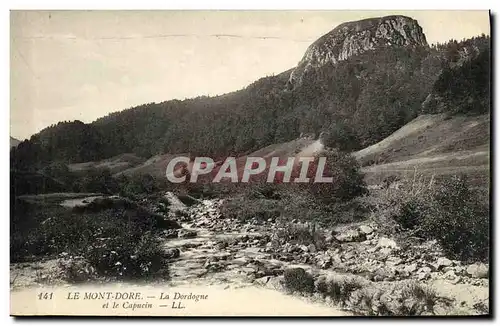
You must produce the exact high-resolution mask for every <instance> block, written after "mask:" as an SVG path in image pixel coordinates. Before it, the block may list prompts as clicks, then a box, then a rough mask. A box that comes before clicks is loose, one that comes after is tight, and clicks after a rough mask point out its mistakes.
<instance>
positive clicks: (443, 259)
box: [436, 257, 453, 270]
mask: <svg viewBox="0 0 500 326" xmlns="http://www.w3.org/2000/svg"><path fill="white" fill-rule="evenodd" d="M452 264H453V263H452V262H451V260H449V259H448V258H446V257H440V258H438V260H437V262H436V265H437V270H439V269H441V268H443V267H449V266H451V265H452Z"/></svg>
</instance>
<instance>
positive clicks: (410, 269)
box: [404, 263, 417, 273]
mask: <svg viewBox="0 0 500 326" xmlns="http://www.w3.org/2000/svg"><path fill="white" fill-rule="evenodd" d="M416 270H417V264H415V263H413V264H410V265H406V266H405V268H404V271H405V272H408V273H413V272H415V271H416Z"/></svg>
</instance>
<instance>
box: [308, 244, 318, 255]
mask: <svg viewBox="0 0 500 326" xmlns="http://www.w3.org/2000/svg"><path fill="white" fill-rule="evenodd" d="M307 248H308V249H309V252H313V253H314V252H316V246H315V245H314V244H313V243H311V244H310V245H309V246H307Z"/></svg>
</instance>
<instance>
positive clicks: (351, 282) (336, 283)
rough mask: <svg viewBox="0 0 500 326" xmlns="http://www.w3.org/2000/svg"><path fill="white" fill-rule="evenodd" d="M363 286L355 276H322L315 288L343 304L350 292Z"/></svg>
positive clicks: (335, 301)
mask: <svg viewBox="0 0 500 326" xmlns="http://www.w3.org/2000/svg"><path fill="white" fill-rule="evenodd" d="M361 288H363V285H362V284H361V283H360V282H359V281H358V280H357V279H356V278H347V277H336V278H326V277H322V278H320V279H318V281H317V282H316V290H317V291H318V292H319V293H321V294H323V296H325V297H330V299H331V300H332V301H333V302H334V303H337V304H345V303H346V302H347V301H348V300H349V298H350V296H351V294H352V293H354V292H355V291H357V290H359V289H361Z"/></svg>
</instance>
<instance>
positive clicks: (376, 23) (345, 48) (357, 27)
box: [289, 16, 428, 85]
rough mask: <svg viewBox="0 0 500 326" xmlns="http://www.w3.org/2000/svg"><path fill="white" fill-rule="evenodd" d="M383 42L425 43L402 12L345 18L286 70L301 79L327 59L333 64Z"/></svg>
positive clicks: (415, 25)
mask: <svg viewBox="0 0 500 326" xmlns="http://www.w3.org/2000/svg"><path fill="white" fill-rule="evenodd" d="M386 46H428V44H427V40H426V38H425V34H424V33H423V31H422V28H421V27H420V25H419V24H418V22H417V21H416V20H414V19H412V18H410V17H406V16H386V17H380V18H370V19H364V20H360V21H354V22H347V23H344V24H341V25H339V26H337V27H336V28H334V29H333V30H332V31H331V32H329V33H327V34H325V35H323V36H322V37H320V38H319V39H318V40H317V41H316V42H314V43H313V44H311V45H310V46H309V48H308V49H307V51H306V53H305V55H304V57H303V58H302V60H301V61H300V62H299V64H298V65H297V67H296V68H295V69H294V70H293V71H292V73H291V74H290V79H289V81H290V83H291V84H292V85H295V84H297V83H301V81H302V76H303V75H304V73H305V72H306V71H307V70H308V69H311V68H314V67H321V66H323V65H325V64H327V63H330V62H331V63H333V64H336V63H337V62H339V61H343V60H346V59H348V58H350V57H352V56H354V55H357V54H361V53H363V52H366V51H369V50H373V49H377V48H380V47H386Z"/></svg>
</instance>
